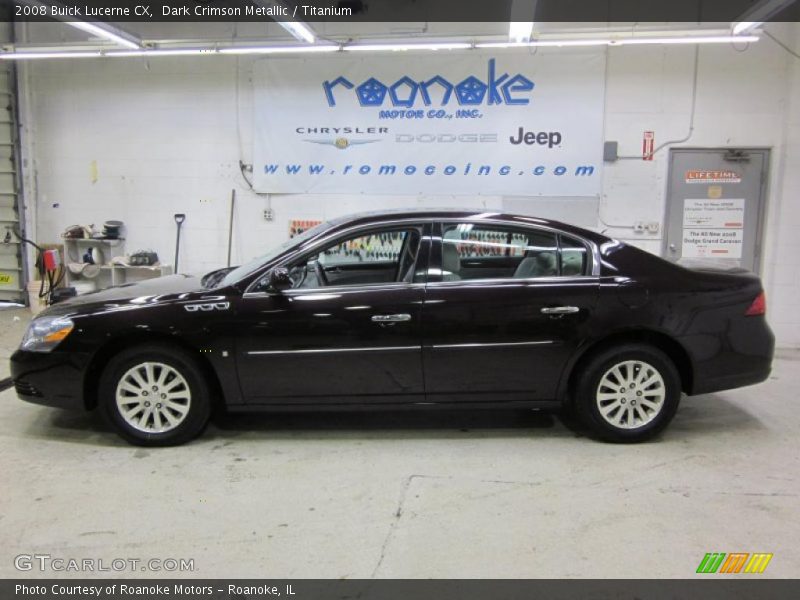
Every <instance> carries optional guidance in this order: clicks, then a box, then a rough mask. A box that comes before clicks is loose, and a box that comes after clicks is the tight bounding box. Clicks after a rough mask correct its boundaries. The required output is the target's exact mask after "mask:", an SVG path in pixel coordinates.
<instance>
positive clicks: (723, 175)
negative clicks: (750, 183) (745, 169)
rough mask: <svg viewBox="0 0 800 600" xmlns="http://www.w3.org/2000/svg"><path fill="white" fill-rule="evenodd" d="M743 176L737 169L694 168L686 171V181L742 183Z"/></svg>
mask: <svg viewBox="0 0 800 600" xmlns="http://www.w3.org/2000/svg"><path fill="white" fill-rule="evenodd" d="M741 182H742V178H741V177H740V176H739V174H738V173H737V172H736V171H704V170H702V169H692V170H690V171H686V183H741Z"/></svg>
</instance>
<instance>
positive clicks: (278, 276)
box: [269, 267, 293, 292]
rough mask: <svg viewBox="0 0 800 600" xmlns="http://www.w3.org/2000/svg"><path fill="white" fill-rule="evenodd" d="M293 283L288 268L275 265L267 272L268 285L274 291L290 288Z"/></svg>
mask: <svg viewBox="0 0 800 600" xmlns="http://www.w3.org/2000/svg"><path fill="white" fill-rule="evenodd" d="M292 285H293V283H292V279H291V277H289V269H286V268H284V267H275V268H274V269H272V271H271V272H270V274H269V286H270V287H271V288H272V289H273V290H275V291H276V292H282V291H283V290H288V289H291V287H292Z"/></svg>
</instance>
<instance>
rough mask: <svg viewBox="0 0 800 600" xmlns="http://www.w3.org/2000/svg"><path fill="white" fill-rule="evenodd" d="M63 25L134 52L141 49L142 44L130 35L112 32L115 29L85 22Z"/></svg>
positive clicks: (117, 31)
mask: <svg viewBox="0 0 800 600" xmlns="http://www.w3.org/2000/svg"><path fill="white" fill-rule="evenodd" d="M64 23H66V24H67V25H71V26H72V27H75V28H76V29H80V30H81V31H85V32H87V33H91V34H92V35H96V36H97V37H100V38H103V39H106V40H108V41H110V42H114V43H115V44H119V45H120V46H124V47H125V48H131V49H132V50H136V49H137V48H141V47H142V44H141V43H139V42H137V41H136V38H134V37H133V36H132V35H129V34H125V33H124V32H123V31H122V30H116V31H114V30H112V29H116V28H112V27H110V26H102V25H97V24H95V23H89V22H87V21H64Z"/></svg>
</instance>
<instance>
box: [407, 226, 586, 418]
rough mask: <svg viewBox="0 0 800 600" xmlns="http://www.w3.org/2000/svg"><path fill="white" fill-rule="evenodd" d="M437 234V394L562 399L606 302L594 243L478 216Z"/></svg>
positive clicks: (427, 362)
mask: <svg viewBox="0 0 800 600" xmlns="http://www.w3.org/2000/svg"><path fill="white" fill-rule="evenodd" d="M433 239H434V240H435V242H434V245H433V246H432V251H431V270H430V272H431V277H430V279H431V280H430V281H429V282H428V284H427V290H426V297H425V304H424V308H423V338H422V339H423V364H424V370H425V388H426V392H427V399H428V401H430V402H447V403H449V402H479V401H497V400H508V401H513V400H551V399H554V398H555V396H556V389H557V386H558V382H559V378H560V376H561V374H562V371H563V369H564V366H565V364H566V362H567V360H568V359H569V357H570V356H571V355H572V354H573V352H574V351H575V349H576V348H577V346H578V345H579V344H580V343H581V341H582V340H584V339H585V338H586V337H587V336H588V332H589V330H590V328H591V325H592V315H593V313H594V311H595V308H596V306H597V301H598V292H599V282H598V278H597V277H596V276H595V274H594V273H595V272H596V270H595V265H594V259H593V253H592V247H591V245H590V244H589V243H587V242H584V241H582V240H578V239H577V238H574V237H571V236H564V235H561V234H560V233H558V232H555V231H551V230H548V229H544V228H533V227H532V228H523V227H518V228H517V227H507V226H504V225H489V224H479V223H443V224H441V225H437V230H436V231H435V233H434V236H433ZM435 278H438V279H439V280H438V281H436V280H434V279H435Z"/></svg>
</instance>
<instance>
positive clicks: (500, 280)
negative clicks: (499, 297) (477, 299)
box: [428, 275, 600, 287]
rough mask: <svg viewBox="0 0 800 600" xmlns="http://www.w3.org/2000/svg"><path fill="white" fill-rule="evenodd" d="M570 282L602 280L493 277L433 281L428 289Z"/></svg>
mask: <svg viewBox="0 0 800 600" xmlns="http://www.w3.org/2000/svg"><path fill="white" fill-rule="evenodd" d="M570 282H575V283H587V282H588V283H591V282H598V283H599V282H600V278H599V277H597V276H595V275H561V276H559V275H549V276H547V277H526V278H524V279H522V278H520V279H514V278H513V277H492V278H491V279H456V280H454V281H431V282H430V283H428V287H458V286H459V285H462V286H463V285H466V286H470V287H472V286H475V287H478V286H481V285H483V284H487V283H488V284H506V285H509V286H513V285H520V284H524V285H525V286H526V287H528V286H529V285H531V284H537V283H541V284H545V283H550V284H553V283H558V284H561V285H568V284H569V283H570Z"/></svg>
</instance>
